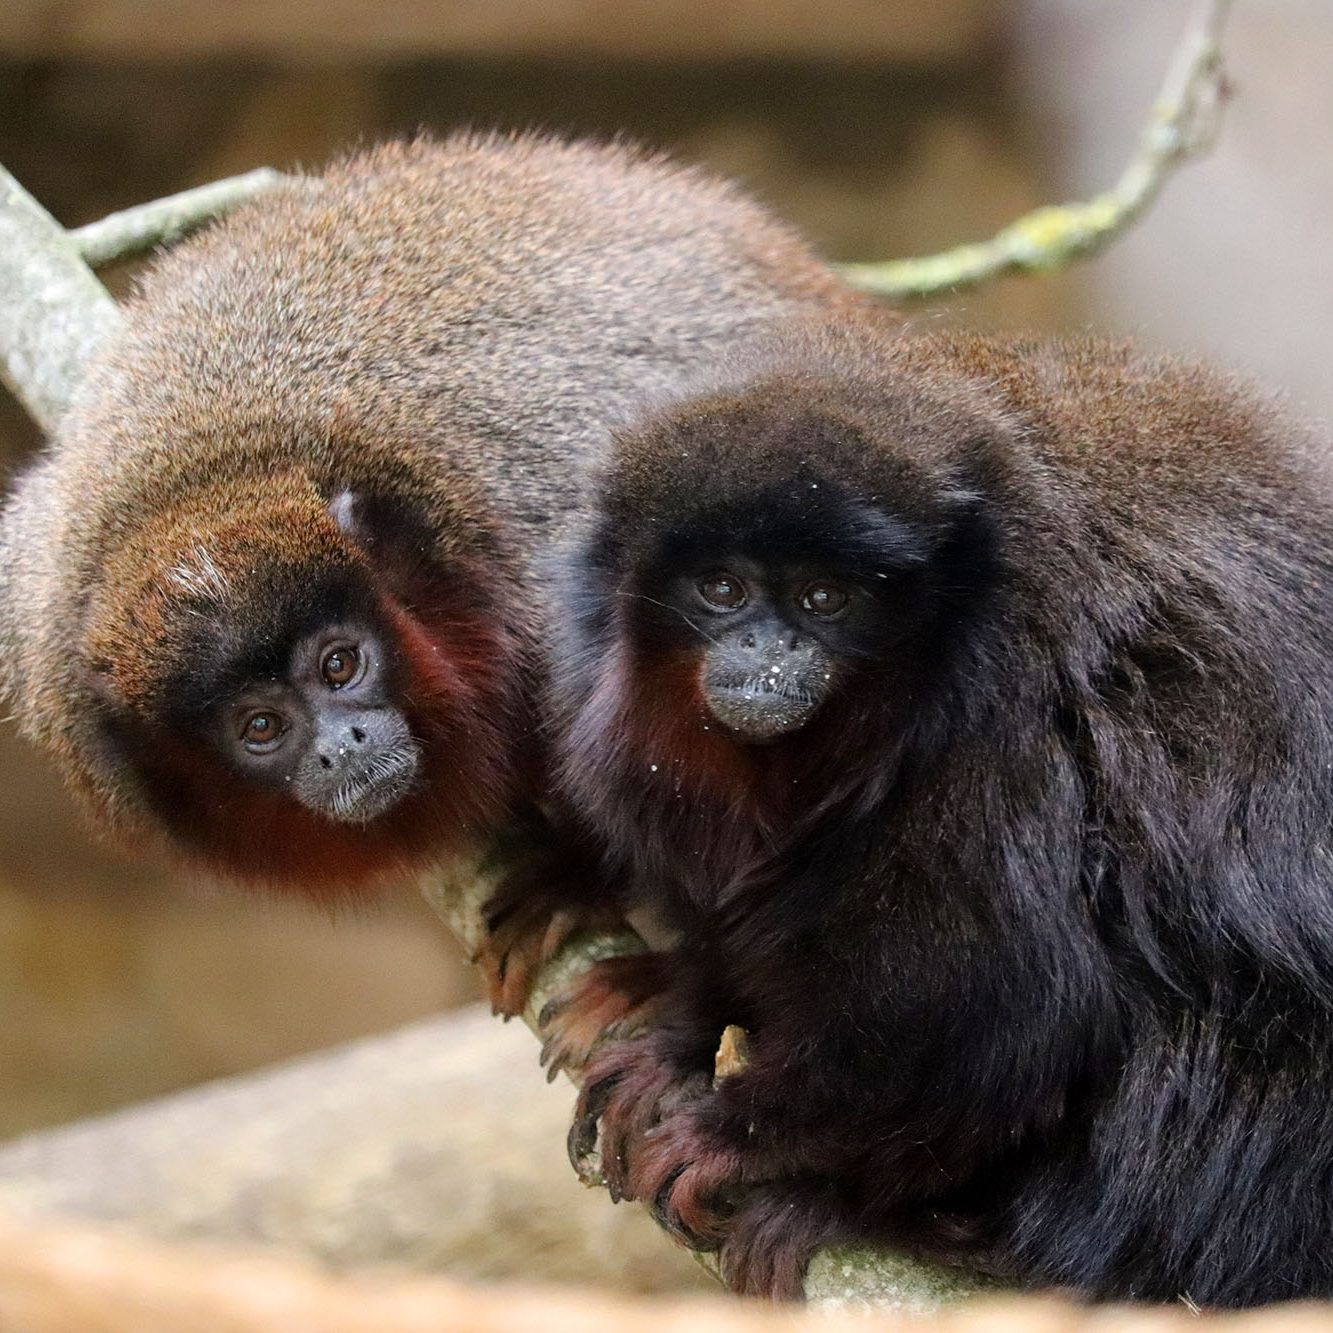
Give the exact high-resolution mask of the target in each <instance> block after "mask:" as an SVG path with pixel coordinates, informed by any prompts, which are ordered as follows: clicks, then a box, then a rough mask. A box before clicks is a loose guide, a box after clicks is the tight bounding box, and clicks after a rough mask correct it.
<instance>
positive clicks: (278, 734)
mask: <svg viewBox="0 0 1333 1333" xmlns="http://www.w3.org/2000/svg"><path fill="white" fill-rule="evenodd" d="M286 730H287V723H286V722H285V721H284V720H283V718H282V715H281V714H279V713H251V714H250V716H249V717H247V718H246V719H245V722H244V724H243V725H242V727H241V743H242V744H243V745H244V746H245V748H246V749H247V750H249V751H250V752H251V753H252V754H263V753H265V752H266V751H268V750H271V749H273V747H274V746H275V745H276V744H277V743H278V741H279V740H280V739H281V738H282V733H283V732H284V731H286Z"/></svg>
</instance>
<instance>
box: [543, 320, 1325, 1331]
mask: <svg viewBox="0 0 1333 1333" xmlns="http://www.w3.org/2000/svg"><path fill="white" fill-rule="evenodd" d="M568 583H569V587H568V597H567V606H568V612H567V616H568V621H569V625H570V629H569V632H568V635H567V640H568V641H567V642H566V643H565V644H564V647H563V650H562V652H561V656H560V661H559V664H558V667H557V669H556V670H555V672H554V673H553V679H554V681H555V683H556V689H557V692H558V693H559V695H560V697H561V698H560V703H561V707H560V709H559V713H560V715H561V716H562V717H563V727H564V747H563V761H562V765H561V770H560V771H561V772H562V775H563V781H564V783H565V786H566V789H567V790H568V792H569V793H570V794H571V796H572V798H573V799H574V800H575V802H576V803H577V805H578V807H579V808H580V809H581V810H582V812H583V813H584V815H585V816H586V817H587V818H588V819H590V820H591V821H592V822H593V824H594V825H595V826H596V828H597V829H598V831H599V832H600V833H601V834H602V836H604V837H605V839H606V840H607V841H608V843H609V844H610V845H611V847H612V848H613V849H614V850H615V852H616V853H617V854H618V856H619V859H620V863H621V864H623V865H625V866H627V867H630V868H631V869H632V871H633V874H632V876H631V877H629V879H630V882H632V883H633V884H634V885H635V886H636V887H637V890H638V892H639V893H641V894H642V895H643V896H644V897H645V898H646V899H648V900H649V901H650V902H652V903H653V904H654V905H655V906H656V907H657V908H658V910H659V911H661V912H663V913H665V914H666V915H667V916H668V917H669V918H670V919H671V920H672V921H673V922H674V923H675V925H676V926H677V927H678V928H679V929H680V931H681V932H682V937H681V942H680V945H679V947H678V948H676V949H675V951H674V953H672V954H670V955H669V956H666V957H656V958H654V957H652V956H648V957H647V958H645V959H643V960H619V961H616V962H612V963H605V964H602V965H601V978H600V980H599V979H598V977H597V976H596V975H594V977H593V978H592V979H591V980H590V981H589V982H588V983H587V984H586V985H585V987H584V989H583V991H582V992H580V993H578V994H577V995H576V997H575V998H574V1000H573V1002H572V1003H570V1004H569V1007H568V1008H567V1009H566V1010H565V1012H564V1013H563V1014H561V1013H557V1014H556V1016H555V1018H554V1024H555V1027H556V1032H555V1035H554V1036H553V1039H552V1040H553V1042H554V1044H555V1047H556V1048H557V1055H558V1056H559V1047H560V1044H561V1043H562V1042H565V1043H569V1042H572V1041H573V1040H574V1039H575V1035H577V1033H578V1032H579V1023H580V1022H581V1019H580V1006H589V1005H590V1006H591V1007H592V1010H593V1011H594V1012H595V1013H596V1014H597V1015H598V1019H597V1022H598V1023H600V1022H602V1021H604V1020H605V1017H606V1015H607V1012H608V1011H609V1009H611V1008H614V1005H613V1004H612V998H613V997H614V995H615V994H616V993H617V992H618V993H619V994H621V995H633V993H634V988H635V986H636V985H637V986H638V987H639V992H640V994H639V995H638V998H639V999H641V1000H642V999H643V998H644V997H645V996H652V995H653V994H654V993H656V994H657V1003H656V1007H655V1013H656V1016H657V1021H658V1023H659V1026H658V1027H656V1028H655V1029H654V1030H653V1031H652V1032H651V1033H650V1035H647V1036H644V1037H641V1038H639V1039H637V1040H626V1041H620V1042H613V1043H611V1044H608V1045H604V1046H603V1047H602V1050H601V1053H600V1054H599V1055H598V1056H597V1057H596V1058H595V1061H594V1064H593V1066H592V1068H591V1071H590V1072H589V1073H588V1076H587V1077H588V1081H587V1082H586V1083H585V1085H584V1090H583V1093H582V1097H581V1102H580V1106H579V1109H578V1112H577V1116H576V1121H575V1126H574V1130H573V1132H572V1135H571V1151H572V1153H573V1156H574V1157H575V1159H576V1162H577V1163H579V1164H581V1165H583V1166H584V1167H585V1169H586V1167H587V1165H588V1163H589V1162H590V1161H591V1160H592V1159H591V1158H590V1152H591V1149H592V1147H593V1144H594V1141H595V1139H596V1138H597V1125H598V1122H599V1121H600V1147H601V1164H602V1165H601V1169H602V1171H603V1173H604V1174H605V1176H606V1178H607V1179H608V1181H609V1183H610V1185H611V1187H612V1189H613V1191H614V1192H616V1193H617V1194H619V1195H622V1196H628V1197H635V1198H640V1199H644V1200H646V1201H648V1202H649V1203H650V1204H651V1205H652V1206H653V1207H654V1208H655V1209H656V1210H657V1212H658V1213H659V1215H660V1216H661V1217H662V1219H663V1220H664V1221H665V1222H666V1223H667V1224H668V1225H669V1226H671V1227H672V1228H673V1229H675V1230H676V1231H677V1232H678V1233H679V1234H680V1235H682V1236H683V1237H685V1238H686V1239H688V1240H689V1241H690V1242H691V1243H693V1244H694V1245H696V1246H700V1247H705V1248H708V1247H712V1248H719V1247H720V1250H721V1257H722V1264H723V1268H724V1271H725V1273H726V1275H727V1276H728V1278H729V1280H730V1281H731V1282H732V1284H733V1285H735V1286H736V1287H738V1288H739V1289H741V1290H744V1291H749V1292H754V1293H761V1294H768V1295H778V1296H788V1295H794V1294H796V1293H798V1292H799V1290H800V1282H801V1275H802V1270H803V1268H804V1265H805V1262H806V1260H807V1258H808V1256H809V1254H810V1253H811V1251H812V1249H813V1248H814V1247H816V1246H818V1245H821V1244H824V1243H827V1242H834V1241H848V1240H864V1239H868V1238H869V1239H882V1240H885V1241H889V1242H895V1243H898V1244H902V1245H907V1246H909V1247H911V1248H913V1249H915V1250H916V1251H918V1252H921V1253H924V1254H927V1255H934V1256H936V1257H941V1258H945V1259H951V1260H957V1261H961V1262H964V1263H967V1264H971V1265H975V1266H977V1267H980V1268H982V1269H985V1270H988V1271H990V1272H993V1273H996V1274H999V1275H1001V1276H1002V1277H1004V1278H1006V1279H1008V1280H1013V1281H1017V1282H1020V1283H1027V1284H1037V1285H1046V1284H1054V1285H1062V1286H1069V1287H1073V1288H1077V1289H1079V1290H1081V1291H1083V1292H1086V1293H1089V1294H1091V1295H1094V1296H1098V1297H1114V1298H1124V1297H1140V1298H1150V1299H1157V1300H1171V1299H1174V1298H1176V1297H1184V1298H1188V1299H1191V1300H1193V1301H1195V1302H1197V1303H1199V1304H1201V1305H1209V1306H1232V1305H1246V1304H1251V1303H1255V1302H1261V1301H1268V1300H1275V1299H1288V1298H1297V1297H1316V1296H1317V1297H1328V1296H1331V1295H1333V1186H1331V1185H1330V1180H1331V1179H1333V478H1331V475H1330V458H1329V456H1328V447H1327V445H1326V444H1325V445H1323V446H1317V445H1312V442H1311V439H1310V438H1309V437H1308V436H1307V435H1306V434H1304V433H1303V432H1302V431H1301V430H1300V429H1298V428H1296V427H1294V426H1293V425H1292V424H1291V423H1290V422H1288V421H1286V420H1284V419H1283V416H1282V414H1281V413H1280V412H1279V411H1278V410H1277V409H1276V408H1275V407H1274V406H1273V405H1272V404H1270V403H1268V402H1266V401H1263V400H1261V399H1259V398H1257V397H1256V396H1255V395H1253V394H1252V393H1250V392H1249V391H1248V390H1245V389H1244V388H1242V387H1238V386H1237V385H1236V384H1234V383H1232V382H1231V381H1230V380H1228V379H1226V378H1224V377H1222V376H1220V375H1218V374H1214V373H1210V372H1208V371H1205V370H1202V369H1199V368H1196V367H1193V366H1190V365H1184V364H1179V363H1176V362H1173V361H1170V360H1166V359H1154V358H1150V357H1147V356H1145V355H1142V354H1139V353H1136V352H1135V351H1133V350H1131V349H1129V348H1127V347H1125V346H1121V345H1111V344H1106V343H1099V342H1095V341H1074V342H1066V343H1054V344H1042V343H1036V342H1022V341H1003V340H988V339H984V338H977V337H967V336H943V335H940V336H908V335H905V334H903V333H900V332H897V331H894V330H886V329H884V328H882V327H881V326H880V325H879V324H878V323H877V322H875V321H873V320H866V321H862V320H858V319H852V318H844V319H839V320H833V321H815V322H814V323H813V324H810V323H806V324H803V325H802V326H800V327H798V328H794V329H792V330H789V331H786V332H784V333H781V334H777V335H774V336H772V337H769V338H760V339H759V340H758V341H757V343H752V344H750V345H749V346H748V347H746V348H744V349H742V350H740V351H738V352H737V353H736V354H735V355H734V356H733V357H732V358H731V359H730V360H729V362H728V363H727V364H726V365H725V366H724V367H722V368H720V369H716V370H715V371H713V372H711V373H710V374H709V375H708V376H706V377H705V378H704V381H703V382H702V383H701V384H700V386H699V388H698V391H697V393H695V394H694V395H692V396H687V397H686V398H685V399H684V400H682V402H681V403H680V404H679V405H677V406H676V407H673V408H667V409H664V410H662V411H660V412H658V413H656V414H653V415H651V416H650V417H649V418H648V419H647V420H646V421H645V422H644V423H643V424H642V425H641V426H639V427H636V428H634V429H632V430H630V431H628V432H623V433H622V434H621V436H620V439H619V442H618V447H617V451H616V455H615V461H614V465H613V467H612V469H611V471H610V474H609V477H608V480H607V483H606V486H605V489H604V491H603V493H602V495H601V500H600V504H599V507H598V509H597V512H596V517H595V520H594V521H593V522H592V524H591V526H590V529H589V531H588V532H587V534H586V536H585V538H584V540H582V542H581V543H580V547H579V552H578V555H577V556H576V558H574V560H573V561H572V563H571V566H570V569H569V572H568ZM649 1003H651V1001H649ZM729 1023H735V1024H739V1025H741V1026H742V1027H743V1028H744V1029H745V1030H746V1031H747V1032H748V1034H749V1039H750V1047H751V1050H750V1055H749V1061H748V1064H747V1065H746V1066H745V1067H744V1068H743V1069H741V1070H740V1071H739V1072H737V1073H734V1074H733V1075H732V1076H730V1077H728V1078H726V1079H724V1080H721V1081H720V1082H718V1084H717V1086H716V1087H714V1086H712V1083H711V1081H710V1078H709V1075H710V1072H711V1065H712V1058H713V1053H714V1050H715V1049H716V1047H717V1042H718V1036H719V1033H720V1032H721V1030H722V1028H723V1025H724V1024H729ZM562 1025H564V1030H563V1032H562V1031H561V1027H562ZM595 1025H596V1024H594V1026H595ZM571 1034H575V1035H571Z"/></svg>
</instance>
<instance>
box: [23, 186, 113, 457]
mask: <svg viewBox="0 0 1333 1333" xmlns="http://www.w3.org/2000/svg"><path fill="white" fill-rule="evenodd" d="M0 293H3V296H0V380H3V381H4V383H5V384H6V385H7V386H8V387H9V389H10V390H11V391H12V392H13V394H14V396H15V397H16V398H17V399H18V400H19V402H21V403H22V404H23V406H24V407H25V408H27V410H28V413H29V414H30V415H31V416H32V418H33V419H34V420H35V421H36V422H37V424H38V425H39V426H41V427H42V429H43V430H45V431H47V432H50V431H51V430H53V429H54V428H55V425H56V423H57V422H58V421H59V419H60V416H61V414H62V413H63V412H64V410H65V407H66V406H67V405H68V403H69V398H70V395H71V393H73V391H74V386H75V385H76V384H77V383H78V380H79V377H80V375H81V374H82V371H83V367H84V366H85V365H86V364H87V361H88V357H89V356H90V355H91V354H92V351H93V349H94V348H95V347H96V346H97V345H98V343H100V342H101V341H102V339H103V338H105V337H106V336H107V334H109V333H110V332H111V331H112V330H113V329H115V328H116V326H117V325H118V324H119V323H120V315H119V313H118V312H117V310H116V305H115V302H114V301H112V299H111V297H110V296H109V295H108V294H107V291H106V288H104V287H103V286H102V284H101V283H100V282H98V281H97V278H96V277H95V276H94V275H93V273H92V270H91V269H89V267H88V266H87V265H86V264H85V263H84V262H83V260H82V259H81V258H80V257H79V252H78V249H77V248H76V247H75V245H74V243H73V242H72V241H71V240H70V239H69V236H68V235H67V234H66V232H65V231H64V229H63V228H62V227H61V226H60V224H59V223H58V222H57V221H56V220H55V218H53V217H52V216H51V215H50V214H49V213H48V212H47V211H46V210H45V209H44V208H43V207H42V206H41V205H40V204H39V203H38V202H37V201H36V200H35V199H34V198H33V197H32V195H30V194H29V193H28V192H27V190H25V189H24V188H23V187H22V186H21V185H20V184H19V183H18V181H16V180H15V179H14V178H13V176H11V175H10V174H9V172H7V171H6V170H5V169H4V168H3V167H0Z"/></svg>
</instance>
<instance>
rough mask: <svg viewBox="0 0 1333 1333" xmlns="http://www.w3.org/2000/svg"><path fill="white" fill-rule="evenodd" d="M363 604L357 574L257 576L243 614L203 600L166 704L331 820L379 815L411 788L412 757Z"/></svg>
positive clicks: (224, 754) (191, 730)
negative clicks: (193, 639) (268, 580)
mask: <svg viewBox="0 0 1333 1333" xmlns="http://www.w3.org/2000/svg"><path fill="white" fill-rule="evenodd" d="M372 605H373V596H372V594H371V592H370V591H369V589H367V588H364V587H362V586H361V580H360V579H359V578H357V577H355V576H350V575H349V576H344V577H340V578H334V579H328V578H325V579H323V580H317V579H311V580H304V579H300V578H294V577H293V576H291V575H288V576H286V577H285V578H284V579H283V580H282V581H281V582H280V583H275V584H273V585H272V586H266V584H265V581H264V580H263V578H262V576H257V578H256V587H255V589H254V590H253V599H252V604H251V605H250V606H248V607H247V608H246V610H245V612H244V613H242V612H241V611H240V610H239V609H237V608H230V609H229V610H228V612H227V613H226V614H225V615H220V614H210V612H209V610H208V608H207V607H201V610H200V615H199V617H198V625H199V629H198V635H199V642H198V644H197V645H196V647H195V648H194V649H193V651H188V650H187V651H186V652H185V653H184V654H183V655H182V661H183V665H184V666H185V667H186V668H187V671H186V673H185V677H184V678H183V679H182V680H181V681H180V682H179V687H178V689H177V690H176V692H175V698H174V700H173V702H172V706H171V708H170V709H169V710H164V711H166V712H167V716H168V717H169V718H171V719H173V720H174V725H175V726H176V728H177V729H178V730H179V732H180V734H181V735H182V736H187V737H188V736H193V735H197V734H200V733H201V732H202V734H203V735H204V736H205V737H207V738H208V743H209V744H210V745H211V746H213V747H214V748H215V750H216V752H217V753H218V754H219V755H220V757H221V758H222V759H223V760H224V762H225V763H226V765H227V766H228V767H229V768H230V769H232V770H233V771H235V772H236V773H238V774H240V775H241V776H242V777H244V778H245V779H246V780H247V781H250V782H253V783H255V784H257V785H259V786H261V787H265V788H268V789H270V790H273V791H277V792H283V793H285V794H287V795H290V797H291V798H292V799H293V800H295V801H297V802H299V803H300V804H301V805H303V806H305V807H306V808H307V809H309V810H312V811H314V812H315V813H317V814H320V815H322V816H323V817H325V818H327V819H331V820H334V821H335V822H338V823H348V824H361V823H368V822H370V821H371V820H373V819H376V818H378V817H379V816H380V815H383V814H385V813H387V812H388V811H389V810H391V809H392V808H394V807H395V806H396V805H397V804H398V802H399V801H400V800H401V799H402V798H403V797H404V796H405V795H406V794H407V793H408V792H409V791H410V790H411V789H412V787H413V784H414V782H415V781H416V779H417V776H418V772H419V769H420V762H421V755H420V752H419V747H418V746H417V743H416V741H415V740H414V739H413V736H412V730H411V725H410V723H409V720H408V718H407V715H406V713H405V711H404V707H403V704H402V701H401V699H400V697H399V694H400V691H399V683H398V679H397V674H398V673H397V664H396V662H395V659H394V653H393V646H392V644H393V641H392V638H391V637H390V636H389V635H388V634H387V633H386V632H385V630H384V629H383V628H382V627H381V626H380V624H379V621H378V618H377V616H376V615H375V614H374V612H373V611H372V610H371V609H370V608H371V606H372ZM195 662H198V663H200V664H203V665H201V667H200V669H199V670H198V671H196V672H193V673H191V672H189V671H188V668H189V666H190V665H191V664H192V663H195ZM256 724H258V725H256Z"/></svg>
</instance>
